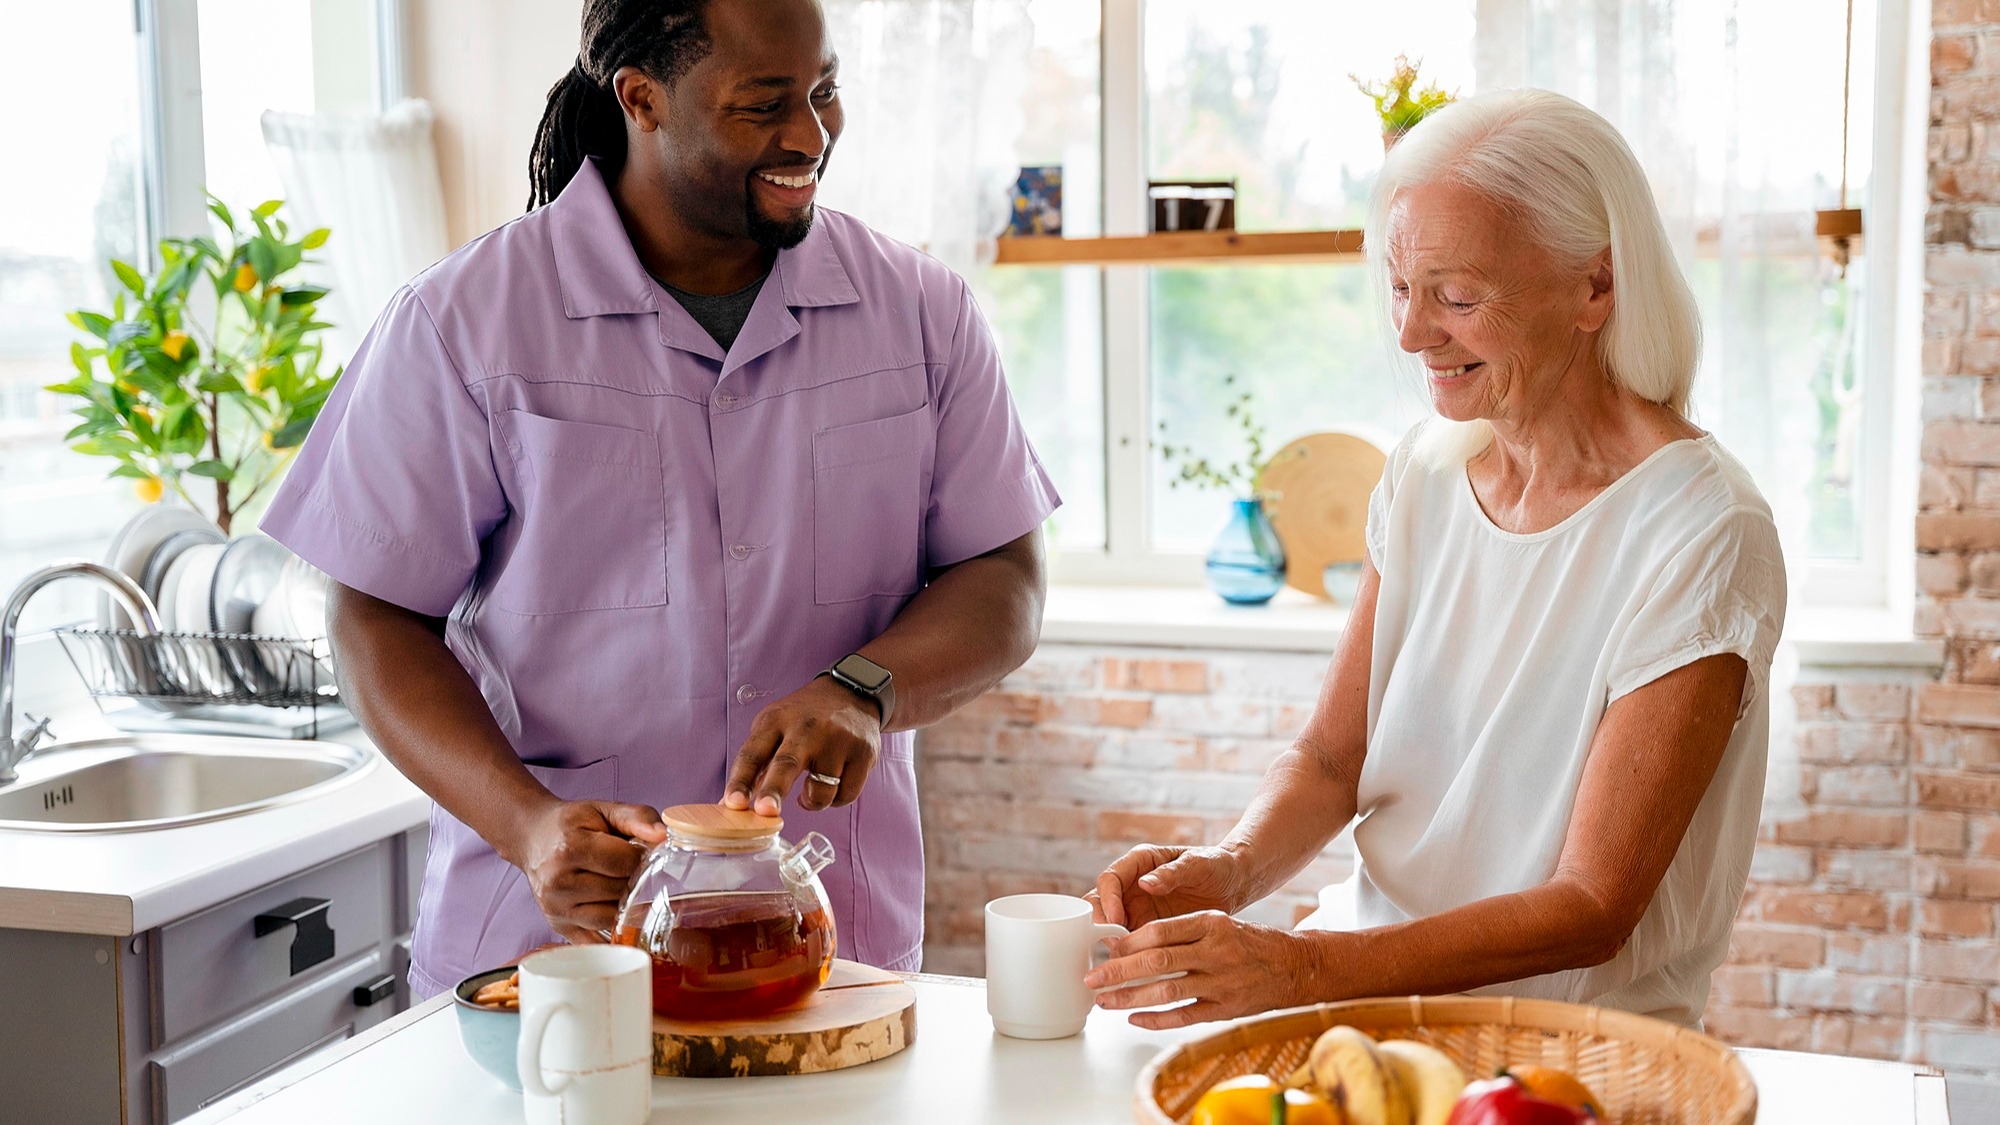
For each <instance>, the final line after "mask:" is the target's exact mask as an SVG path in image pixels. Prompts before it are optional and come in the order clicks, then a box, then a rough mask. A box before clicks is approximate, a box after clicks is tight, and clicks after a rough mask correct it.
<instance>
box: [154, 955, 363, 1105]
mask: <svg viewBox="0 0 2000 1125" xmlns="http://www.w3.org/2000/svg"><path fill="white" fill-rule="evenodd" d="M387 961H388V959H387V958H386V957H384V956H383V954H382V951H381V950H380V949H379V948H378V949H374V950H371V951H370V952H369V955H368V956H366V957H363V958H361V959H360V960H358V961H357V960H353V959H349V960H347V961H345V962H342V963H341V964H340V965H339V967H338V968H337V969H335V970H334V971H332V972H327V973H322V974H320V979H319V980H317V981H316V982H315V983H313V984H311V985H308V986H305V987H302V988H300V989H299V990H298V991H297V992H295V993H292V994H290V995H287V996H286V997H285V998H284V999H282V1000H280V1001H278V1002H276V1003H274V1004H272V1005H270V1006H269V1007H266V1008H262V1009H259V1010H258V1011H256V1012H253V1013H250V1014H249V1015H246V1016H244V1017H242V1018H241V1019H239V1020H237V1021H234V1022H232V1023H228V1024H225V1025H223V1026H221V1027H218V1028H216V1029H214V1030H213V1031H212V1032H210V1033H209V1034H207V1035H203V1036H201V1037H199V1038H198V1039H195V1040H192V1041H190V1042H188V1043H186V1044H180V1045H176V1046H175V1047H173V1048H171V1049H169V1050H166V1051H162V1052H160V1053H159V1054H158V1055H156V1056H155V1057H154V1059H153V1061H152V1062H151V1063H149V1064H148V1065H147V1068H146V1069H147V1072H148V1077H149V1079H150V1085H151V1086H152V1098H153V1120H154V1121H155V1122H161V1123H165V1122H170V1121H176V1120H179V1119H180V1118H182V1117H186V1116H187V1115H188V1114H191V1113H193V1112H194V1111H196V1110H198V1109H200V1108H201V1107H202V1106H204V1105H207V1104H208V1103H210V1102H212V1101H215V1100H216V1099H217V1098H220V1097H222V1096H224V1095H225V1094H229V1093H231V1092H233V1091H235V1090H239V1089H241V1088H243V1087H244V1086H247V1085H249V1084H250V1083H252V1082H255V1081H256V1080H258V1079H260V1078H262V1077H264V1076H265V1075H267V1074H269V1073H270V1072H271V1071H273V1070H275V1069H277V1068H278V1067H281V1066H283V1065H284V1064H286V1063H288V1062H291V1061H292V1060H294V1059H297V1058H299V1057H301V1056H303V1055H305V1054H307V1053H309V1052H311V1051H312V1050H314V1049H315V1048H318V1047H322V1046H326V1045H328V1044H332V1043H337V1042H339V1041H341V1040H343V1039H346V1038H348V1037H349V1036H351V1035H354V1034H356V1033H358V1032H361V1031H364V1030H366V1029H368V1028H370V1027H373V1026H374V1025H375V1024H377V1023H379V1022H381V1021H382V1020H385V1019H387V1018H389V1017H390V1016H391V1015H393V1014H394V1012H393V1011H392V1010H391V1009H392V1008H393V1007H394V1005H393V1004H387V1003H382V1004H375V1005H372V1006H370V1007H361V1006H359V1005H357V1004H355V1002H354V989H355V988H356V987H357V986H359V985H362V984H366V983H367V982H369V981H371V980H374V979H376V978H378V977H380V976H382V974H383V973H385V972H387V971H388V967H389V966H388V963H387Z"/></svg>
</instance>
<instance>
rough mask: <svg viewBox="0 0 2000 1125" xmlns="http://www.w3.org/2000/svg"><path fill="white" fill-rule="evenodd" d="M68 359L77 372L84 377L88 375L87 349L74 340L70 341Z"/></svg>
mask: <svg viewBox="0 0 2000 1125" xmlns="http://www.w3.org/2000/svg"><path fill="white" fill-rule="evenodd" d="M69 361H70V363H71V364H72V365H74V366H75V367H76V373H77V374H79V375H82V376H83V377H84V378H86V379H87V378H89V377H90V351H89V349H87V348H85V347H84V346H83V345H82V344H80V343H77V342H76V341H74V340H72V341H70V345H69Z"/></svg>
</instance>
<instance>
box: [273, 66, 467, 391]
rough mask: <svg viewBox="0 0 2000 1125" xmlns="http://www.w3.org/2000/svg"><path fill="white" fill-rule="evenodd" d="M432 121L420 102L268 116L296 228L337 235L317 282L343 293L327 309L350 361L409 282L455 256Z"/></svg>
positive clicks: (323, 256) (337, 345)
mask: <svg viewBox="0 0 2000 1125" xmlns="http://www.w3.org/2000/svg"><path fill="white" fill-rule="evenodd" d="M431 120H432V114H431V107H430V106H429V105H428V104H427V103H425V102H422V101H417V100H409V101H404V102H400V103H398V104H396V105H394V106H392V107H390V108H389V109H388V110H387V111H385V112H383V113H379V114H351V113H327V114H303V113H278V112H275V111H272V112H267V113H265V114H264V118H263V125H264V142H265V144H266V145H267V146H268V147H269V148H270V150H271V156H272V159H274V160H275V161H276V162H277V164H278V175H279V179H280V181H281V182H282V183H283V184H284V188H285V199H286V203H287V209H288V210H289V212H290V213H291V215H292V219H293V221H294V222H295V223H297V224H299V225H300V226H301V227H302V228H303V229H311V228H313V227H326V228H328V229H329V230H331V231H332V232H333V233H332V236H331V237H330V238H329V239H328V240H327V243H326V245H325V247H323V248H322V249H321V250H320V251H319V258H320V265H319V266H318V271H319V272H318V275H317V276H316V278H315V280H319V281H321V282H323V283H324V284H326V285H327V286H328V287H330V288H331V289H332V290H333V292H332V293H330V294H328V296H327V299H326V300H325V301H324V302H322V303H321V308H322V310H323V311H324V315H325V318H326V319H327V320H328V321H330V322H331V323H332V324H333V326H334V328H333V331H332V332H331V333H330V335H331V336H332V340H331V345H332V349H333V351H334V352H335V353H336V354H337V355H339V356H341V357H345V356H347V355H350V354H352V352H353V350H354V347H355V346H356V345H357V344H359V343H360V342H361V337H362V336H363V335H365V334H366V333H367V331H368V326H369V325H370V324H372V323H374V320H375V315H376V314H377V313H378V312H380V311H381V309H382V306H383V305H384V304H385V303H387V302H388V300H389V298H390V297H391V296H392V295H394V293H395V292H396V290H397V289H398V288H400V287H401V286H402V284H403V283H404V282H405V281H408V280H409V279H410V278H411V277H412V276H414V275H415V274H417V273H418V272H419V271H421V270H423V269H424V268H425V267H426V266H429V265H430V264H431V263H432V262H435V261H437V260H438V259H439V258H442V257H444V255H445V251H447V250H448V249H450V246H449V244H448V242H447V238H446V234H445V220H444V189H443V187H442V186H441V184H440V182H439V179H438V166H437V153H436V150H435V149H434V148H432V146H431Z"/></svg>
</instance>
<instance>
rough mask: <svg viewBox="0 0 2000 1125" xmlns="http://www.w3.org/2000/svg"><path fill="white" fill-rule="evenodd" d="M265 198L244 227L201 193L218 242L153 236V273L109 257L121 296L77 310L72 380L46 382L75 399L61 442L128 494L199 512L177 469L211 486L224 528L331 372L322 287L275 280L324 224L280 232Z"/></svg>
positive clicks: (316, 401)
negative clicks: (171, 500) (176, 502)
mask: <svg viewBox="0 0 2000 1125" xmlns="http://www.w3.org/2000/svg"><path fill="white" fill-rule="evenodd" d="M281 206H282V204H281V202H280V201H278V200H275V199H274V200H271V201H270V202H267V203H264V204H261V205H259V206H258V207H257V208H255V209H254V210H252V211H251V212H250V220H251V225H252V228H253V229H252V230H250V231H244V230H242V229H241V228H239V227H238V225H237V222H236V219H235V216H234V215H232V214H231V213H230V211H229V209H228V208H227V207H225V206H223V204H222V202H221V201H220V200H217V199H215V198H214V197H212V196H211V197H210V200H209V211H210V212H212V213H213V214H214V215H215V217H216V218H217V219H219V220H220V221H221V224H222V229H223V231H225V232H226V241H227V245H224V244H223V243H222V242H218V241H217V240H216V239H214V238H189V239H178V238H170V239H166V240H164V241H162V242H161V243H160V258H159V261H160V265H159V269H158V270H157V271H155V272H154V273H152V274H150V275H149V274H145V273H142V272H140V271H139V270H138V269H136V268H134V267H133V266H131V265H129V264H127V263H125V262H119V261H113V262H112V263H111V270H112V272H113V273H114V274H116V275H117V278H118V280H119V282H120V283H121V284H122V285H123V286H124V289H125V291H123V292H120V293H118V294H117V295H116V297H115V298H114V299H113V301H112V305H111V309H110V311H109V312H108V313H105V312H93V311H91V310H88V309H79V310H77V311H75V312H72V313H71V314H70V315H69V320H70V323H71V324H73V325H75V326H76V327H77V329H78V330H80V331H82V332H84V333H86V334H87V335H88V336H89V338H90V339H89V341H88V342H77V343H73V344H71V345H70V359H71V361H72V362H73V363H74V364H75V366H76V376H75V377H74V378H72V379H70V380H69V381H68V382H65V383H57V384H54V385H52V386H50V387H48V390H50V391H52V392H54V393H56V394H58V395H63V396H66V397H71V398H75V399H79V400H81V401H79V402H78V404H77V405H76V413H77V414H78V415H79V416H80V417H81V419H82V421H81V422H79V423H78V424H77V426H76V427H75V428H74V429H72V430H70V431H69V433H68V435H66V439H65V440H67V441H68V442H69V443H70V448H72V449H74V450H76V451H77V452H79V453H84V454H88V455H91V456H97V457H108V458H110V459H112V460H113V461H115V462H117V464H116V466H115V467H114V468H112V470H111V475H112V476H114V477H126V478H129V479H131V480H134V481H137V482H138V483H137V485H136V486H135V487H136V489H137V491H138V493H139V496H140V498H141V499H143V500H146V501H147V502H149V503H152V502H158V501H159V500H160V499H161V498H162V497H163V496H165V495H167V494H169V493H171V494H172V495H175V496H178V497H179V498H180V499H181V500H183V501H185V502H186V503H187V504H188V505H189V506H191V507H194V508H196V509H203V508H205V507H207V506H206V505H204V504H202V503H200V502H198V501H197V500H196V499H195V496H194V495H193V494H192V493H190V491H189V490H188V486H189V484H190V483H192V482H190V481H189V480H188V478H190V477H199V478H203V479H206V480H208V481H210V482H212V483H213V485H214V493H213V506H212V508H210V509H209V510H208V511H207V514H208V515H210V516H211V517H213V519H214V521H215V525H216V527H217V528H219V529H220V530H221V531H222V532H223V534H225V535H227V534H228V533H229V530H230V525H231V523H232V522H234V521H235V519H236V517H237V516H238V515H240V514H241V513H243V512H244V510H245V508H246V507H247V506H248V505H250V504H251V503H252V502H253V501H256V500H257V499H259V497H260V496H261V495H262V494H263V493H264V491H265V489H266V488H267V487H269V486H270V485H271V484H272V483H273V482H275V481H276V480H277V479H278V477H279V476H280V475H281V474H282V472H283V470H284V468H285V466H286V465H287V464H289V463H290V461H291V458H292V456H293V454H294V453H296V452H297V449H298V446H299V444H300V443H301V442H303V441H304V440H305V436H306V432H307V431H308V430H310V429H311V428H312V424H313V420H314V419H316V418H317V417H318V416H319V411H320V408H321V407H322V406H323V405H325V403H326V398H327V395H328V394H329V393H330V392H331V391H332V390H333V385H334V381H335V380H337V379H338V378H339V377H340V369H339V368H338V367H335V368H334V370H332V371H331V372H324V371H322V370H321V366H322V364H323V363H324V361H325V356H324V352H323V349H322V346H321V343H320V333H321V332H322V331H323V330H325V329H326V328H328V327H330V326H329V325H327V324H325V323H323V322H322V321H320V320H319V319H318V318H317V316H316V308H317V302H318V301H319V299H320V298H322V297H324V296H326V294H327V292H328V291H327V290H326V289H323V288H319V287H316V286H308V285H297V284H287V283H286V282H285V281H284V278H285V275H287V274H288V273H290V272H291V271H292V270H293V269H295V268H296V267H297V266H298V265H299V264H300V263H301V262H302V261H304V260H305V255H306V253H307V252H308V251H311V250H316V249H318V248H319V247H320V246H321V245H323V244H324V243H325V242H326V239H327V231H326V230H325V229H324V228H321V229H318V230H313V231H310V232H307V233H306V234H304V235H303V236H301V237H298V238H293V237H291V231H290V228H289V227H288V226H287V225H286V223H285V221H284V220H283V219H280V218H278V217H277V212H278V209H279V208H280V207H281Z"/></svg>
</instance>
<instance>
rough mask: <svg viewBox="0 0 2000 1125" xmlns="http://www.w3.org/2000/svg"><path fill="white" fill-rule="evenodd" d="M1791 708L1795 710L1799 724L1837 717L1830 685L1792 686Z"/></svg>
mask: <svg viewBox="0 0 2000 1125" xmlns="http://www.w3.org/2000/svg"><path fill="white" fill-rule="evenodd" d="M1792 706H1793V707H1794V708H1796V709H1797V711H1798V717H1799V721H1800V722H1807V721H1810V720H1814V719H1832V718H1836V717H1837V715H1836V714H1835V712H1834V709H1833V685H1832V684H1798V685H1796V686H1794V687H1793V688H1792Z"/></svg>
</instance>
